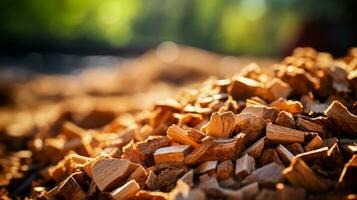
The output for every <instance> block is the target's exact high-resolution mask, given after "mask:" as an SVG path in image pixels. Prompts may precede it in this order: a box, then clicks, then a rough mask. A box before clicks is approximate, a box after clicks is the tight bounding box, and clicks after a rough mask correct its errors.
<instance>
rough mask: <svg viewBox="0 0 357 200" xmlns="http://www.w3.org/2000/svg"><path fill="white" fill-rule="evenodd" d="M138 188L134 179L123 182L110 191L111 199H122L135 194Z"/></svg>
mask: <svg viewBox="0 0 357 200" xmlns="http://www.w3.org/2000/svg"><path fill="white" fill-rule="evenodd" d="M139 190H140V186H139V184H138V183H137V182H136V181H135V180H131V181H129V182H127V183H126V184H124V185H123V186H121V187H119V188H117V189H115V190H114V191H112V192H111V193H110V196H111V198H112V199H115V200H124V199H128V198H130V197H133V196H135V194H136V193H137V192H138V191H139Z"/></svg>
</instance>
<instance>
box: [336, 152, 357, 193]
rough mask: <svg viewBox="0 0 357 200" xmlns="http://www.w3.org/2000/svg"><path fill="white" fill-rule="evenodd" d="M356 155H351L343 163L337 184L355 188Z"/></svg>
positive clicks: (356, 180) (356, 183)
mask: <svg viewBox="0 0 357 200" xmlns="http://www.w3.org/2000/svg"><path fill="white" fill-rule="evenodd" d="M356 175H357V155H356V154H355V155H353V156H352V158H351V159H350V160H349V161H348V162H347V163H346V164H345V166H344V168H343V170H342V172H341V175H340V178H339V179H338V183H339V185H341V186H342V187H345V188H349V189H352V190H353V188H354V189H355V188H356V185H357V179H356Z"/></svg>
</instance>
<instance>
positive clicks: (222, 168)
mask: <svg viewBox="0 0 357 200" xmlns="http://www.w3.org/2000/svg"><path fill="white" fill-rule="evenodd" d="M233 172H234V165H233V163H232V161H231V160H225V161H223V162H221V163H219V165H218V166H217V179H218V180H226V179H228V178H230V177H231V176H232V175H233Z"/></svg>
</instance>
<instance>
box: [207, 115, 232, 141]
mask: <svg viewBox="0 0 357 200" xmlns="http://www.w3.org/2000/svg"><path fill="white" fill-rule="evenodd" d="M234 128H235V118H234V113H233V112H231V111H228V112H223V113H219V112H216V113H213V114H212V115H211V119H210V121H209V122H208V124H206V125H205V126H204V127H202V131H203V132H205V133H206V134H207V135H209V136H213V137H219V138H228V137H230V135H231V134H232V132H233V131H234Z"/></svg>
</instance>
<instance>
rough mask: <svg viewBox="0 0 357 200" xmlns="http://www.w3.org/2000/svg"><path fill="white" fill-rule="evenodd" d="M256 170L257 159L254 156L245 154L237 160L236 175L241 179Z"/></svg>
mask: <svg viewBox="0 0 357 200" xmlns="http://www.w3.org/2000/svg"><path fill="white" fill-rule="evenodd" d="M254 170H255V160H254V158H253V157H252V156H249V155H248V154H244V155H243V156H242V157H241V158H239V159H237V161H236V169H235V175H236V176H238V177H239V178H240V179H241V180H243V179H244V178H245V177H247V176H248V175H249V174H251V173H252V172H253V171H254Z"/></svg>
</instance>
